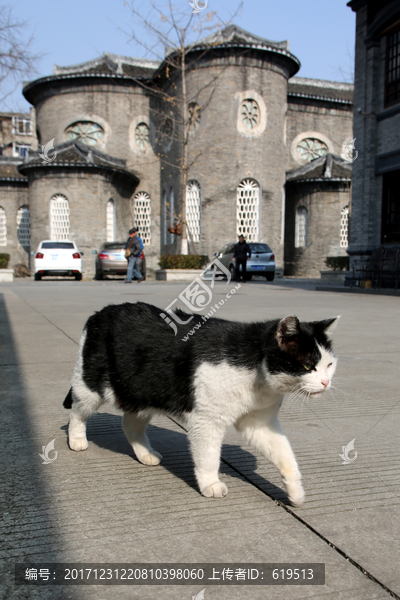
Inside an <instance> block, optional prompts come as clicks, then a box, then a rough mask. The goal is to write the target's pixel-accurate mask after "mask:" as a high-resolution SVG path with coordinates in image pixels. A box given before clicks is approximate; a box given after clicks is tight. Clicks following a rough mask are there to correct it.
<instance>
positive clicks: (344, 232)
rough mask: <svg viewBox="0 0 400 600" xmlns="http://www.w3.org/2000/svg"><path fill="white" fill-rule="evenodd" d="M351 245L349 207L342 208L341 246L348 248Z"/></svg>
mask: <svg viewBox="0 0 400 600" xmlns="http://www.w3.org/2000/svg"><path fill="white" fill-rule="evenodd" d="M348 245H349V207H348V206H345V207H344V208H342V212H341V215H340V247H341V248H347V247H348Z"/></svg>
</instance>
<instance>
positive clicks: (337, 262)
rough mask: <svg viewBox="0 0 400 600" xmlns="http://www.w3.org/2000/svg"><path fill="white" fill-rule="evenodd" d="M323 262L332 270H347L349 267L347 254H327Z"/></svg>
mask: <svg viewBox="0 0 400 600" xmlns="http://www.w3.org/2000/svg"><path fill="white" fill-rule="evenodd" d="M325 264H326V266H327V267H328V269H332V270H333V271H348V270H349V267H350V257H349V256H328V257H327V258H326V259H325Z"/></svg>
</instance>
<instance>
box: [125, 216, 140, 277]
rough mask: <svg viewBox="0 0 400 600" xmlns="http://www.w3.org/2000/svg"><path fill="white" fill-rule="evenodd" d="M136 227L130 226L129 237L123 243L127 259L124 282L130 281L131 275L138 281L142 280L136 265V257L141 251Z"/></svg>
mask: <svg viewBox="0 0 400 600" xmlns="http://www.w3.org/2000/svg"><path fill="white" fill-rule="evenodd" d="M137 232H138V230H137V228H136V227H132V229H130V230H129V238H128V239H127V242H126V244H125V256H126V258H127V260H128V271H127V273H126V279H125V283H132V277H133V276H135V277H136V278H137V281H138V283H140V282H141V281H143V279H144V277H143V275H142V274H141V272H140V271H139V269H138V268H137V267H136V263H137V259H138V258H139V255H140V253H141V251H142V245H141V243H140V242H139V240H138V238H137Z"/></svg>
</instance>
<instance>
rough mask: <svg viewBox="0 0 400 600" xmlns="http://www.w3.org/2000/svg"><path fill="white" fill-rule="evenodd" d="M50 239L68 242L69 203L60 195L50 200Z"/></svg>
mask: <svg viewBox="0 0 400 600" xmlns="http://www.w3.org/2000/svg"><path fill="white" fill-rule="evenodd" d="M50 237H51V239H52V240H69V203H68V200H67V199H66V197H65V196H63V195H62V194H57V195H56V196H53V198H52V199H51V200H50Z"/></svg>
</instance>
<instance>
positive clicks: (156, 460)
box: [136, 450, 162, 466]
mask: <svg viewBox="0 0 400 600" xmlns="http://www.w3.org/2000/svg"><path fill="white" fill-rule="evenodd" d="M136 456H137V455H136ZM137 458H138V460H139V461H140V462H141V463H142V464H143V465H150V466H155V465H159V464H160V462H161V459H162V456H161V454H159V453H158V452H156V451H155V450H153V451H152V452H149V453H148V454H141V455H140V456H138V457H137Z"/></svg>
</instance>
